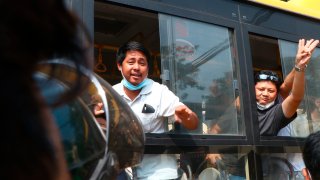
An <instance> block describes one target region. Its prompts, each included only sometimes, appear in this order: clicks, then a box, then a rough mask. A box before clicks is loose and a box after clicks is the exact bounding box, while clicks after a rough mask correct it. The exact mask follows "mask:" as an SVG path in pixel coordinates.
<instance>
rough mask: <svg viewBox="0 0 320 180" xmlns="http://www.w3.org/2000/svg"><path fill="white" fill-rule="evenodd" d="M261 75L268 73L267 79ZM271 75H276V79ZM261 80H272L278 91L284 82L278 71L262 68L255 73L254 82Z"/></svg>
mask: <svg viewBox="0 0 320 180" xmlns="http://www.w3.org/2000/svg"><path fill="white" fill-rule="evenodd" d="M260 75H267V76H268V78H267V79H261V78H260ZM270 77H274V79H270ZM260 81H271V82H272V83H274V84H275V85H276V88H277V91H279V88H280V85H281V83H282V81H281V79H280V77H279V76H278V74H277V73H275V72H273V71H270V70H261V71H258V72H256V73H255V75H254V83H255V84H257V82H260Z"/></svg>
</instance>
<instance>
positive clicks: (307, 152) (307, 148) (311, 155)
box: [302, 131, 320, 179]
mask: <svg viewBox="0 0 320 180" xmlns="http://www.w3.org/2000/svg"><path fill="white" fill-rule="evenodd" d="M302 155H303V161H304V163H305V165H306V168H307V169H308V171H309V172H310V174H311V176H312V179H320V131H318V132H315V133H312V134H310V135H309V136H308V137H307V139H306V141H305V144H304V148H303V152H302Z"/></svg>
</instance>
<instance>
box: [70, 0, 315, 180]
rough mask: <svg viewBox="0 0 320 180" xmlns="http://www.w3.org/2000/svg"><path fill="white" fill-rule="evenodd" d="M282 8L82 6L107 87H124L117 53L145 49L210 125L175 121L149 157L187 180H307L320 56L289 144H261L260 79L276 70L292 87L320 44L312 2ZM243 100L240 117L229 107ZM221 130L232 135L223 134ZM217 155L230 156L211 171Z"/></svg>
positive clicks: (212, 1)
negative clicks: (165, 160)
mask: <svg viewBox="0 0 320 180" xmlns="http://www.w3.org/2000/svg"><path fill="white" fill-rule="evenodd" d="M275 1H276V0H275ZM275 1H263V0H260V1H258V0H252V1H241V0H197V1H194V0H184V1H172V0H103V1H102V0H95V1H83V2H82V4H80V3H78V5H73V6H75V7H74V9H75V10H77V11H78V13H80V14H81V15H82V17H83V21H84V22H85V24H86V25H87V26H88V28H89V32H90V33H91V34H92V35H93V37H94V47H93V49H94V56H95V66H94V71H95V72H96V73H97V74H98V75H99V76H100V77H101V78H103V79H104V80H106V81H107V82H109V83H110V84H111V85H113V84H116V83H118V82H120V81H121V79H122V76H121V73H120V72H119V71H118V69H117V66H116V60H115V54H116V52H117V49H118V48H119V47H120V46H121V45H122V44H124V43H125V42H127V41H130V40H135V41H139V42H141V43H143V44H144V45H145V46H146V47H147V48H148V49H149V50H150V51H151V53H152V61H151V63H150V70H149V78H151V79H153V80H155V81H157V82H159V83H162V84H165V85H167V86H168V88H169V89H170V90H172V91H173V92H174V93H175V94H176V95H177V96H178V97H179V98H180V99H181V101H182V102H183V103H184V104H186V105H187V106H188V107H190V108H191V109H192V110H193V111H194V112H195V113H196V114H197V115H198V117H199V119H200V120H201V122H200V124H199V127H198V128H197V129H196V130H192V131H189V130H186V129H184V128H183V127H181V126H179V125H177V124H175V123H172V122H171V121H169V120H168V122H167V128H168V132H167V133H163V134H154V133H146V134H145V136H146V137H145V138H146V141H145V151H144V153H145V154H162V153H168V154H176V155H177V163H178V165H179V170H180V171H179V172H180V175H181V176H180V179H219V178H220V179H232V178H233V177H235V176H238V177H241V178H242V179H252V180H255V179H257V180H260V179H266V180H268V179H299V178H302V177H301V174H300V173H299V168H301V166H303V164H302V163H303V162H302V159H301V152H302V147H303V144H304V139H305V137H306V136H308V135H309V134H310V133H312V132H315V131H318V130H320V118H319V119H317V118H313V116H312V114H313V113H318V112H317V111H319V110H320V109H318V107H317V104H318V103H317V102H318V101H319V108H320V68H319V67H320V61H319V59H320V50H319V48H317V49H316V50H315V52H314V53H313V56H312V59H311V62H310V64H309V65H308V67H307V71H306V87H305V89H306V91H305V96H304V100H303V102H302V103H301V105H300V107H299V109H298V111H297V118H296V119H295V120H294V121H293V122H292V123H290V134H289V135H286V136H260V133H259V124H258V120H257V110H256V109H257V108H256V99H255V91H254V73H255V72H256V71H259V70H261V69H268V70H272V71H275V72H276V73H277V74H278V75H279V76H280V77H282V79H284V77H285V76H286V75H287V74H288V73H289V72H290V71H291V70H292V69H293V67H294V58H295V54H296V51H297V44H298V40H299V39H300V38H305V39H310V38H313V39H320V18H319V13H318V12H316V11H314V9H317V8H318V9H320V5H319V4H318V3H317V1H308V2H311V3H314V4H312V5H311V6H310V4H309V6H304V9H303V8H301V9H295V8H293V6H294V4H293V5H292V4H288V3H294V2H293V1H291V0H282V1H281V0H279V1H281V2H279V3H281V4H280V5H279V3H275ZM70 2H71V1H70ZM285 3H287V4H285ZM286 7H289V8H286ZM306 8H309V9H306ZM237 97H239V98H240V103H241V109H240V110H239V111H238V110H237V109H235V108H230V104H231V103H232V102H233V101H234V100H235V99H236V98H237ZM319 115H320V113H319ZM319 117H320V116H319ZM219 121H223V122H222V123H221V124H223V127H221V128H223V129H224V131H222V133H215V132H214V131H213V125H214V124H216V123H217V122H219ZM210 154H222V155H223V156H222V158H221V160H220V159H219V160H217V162H215V163H210V162H208V160H207V157H208V155H210Z"/></svg>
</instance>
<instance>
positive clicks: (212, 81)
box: [159, 14, 243, 135]
mask: <svg viewBox="0 0 320 180" xmlns="http://www.w3.org/2000/svg"><path fill="white" fill-rule="evenodd" d="M159 21H160V26H159V27H160V44H161V58H162V65H163V69H162V70H163V71H164V72H165V71H168V70H169V71H170V75H171V76H170V84H168V85H169V86H170V88H171V89H172V90H173V91H174V92H175V93H176V95H177V96H178V97H180V98H181V100H182V102H183V103H185V104H186V105H187V106H188V107H190V108H191V109H192V110H193V111H194V112H196V113H197V115H198V117H199V118H200V119H202V122H201V125H199V128H198V129H197V130H195V131H192V133H200V134H214V133H216V134H217V133H219V134H233V135H242V133H243V127H242V125H241V124H242V122H241V120H240V118H239V117H240V116H239V115H238V114H239V113H240V110H239V111H237V110H236V107H235V105H234V102H235V100H236V96H237V92H236V90H237V88H238V87H237V80H236V79H237V76H236V74H237V73H236V67H235V64H234V63H235V57H234V56H235V54H234V53H233V52H235V47H234V46H233V39H232V38H233V33H232V31H230V30H229V29H228V28H224V27H220V26H216V25H212V24H206V23H201V22H197V21H192V20H188V19H183V18H178V17H173V16H167V15H162V14H160V16H159ZM225 124H228V126H224V125H225ZM213 126H219V131H212V130H211V129H212V127H213ZM181 129H182V128H180V130H181ZM176 130H177V128H176ZM185 131H186V130H185Z"/></svg>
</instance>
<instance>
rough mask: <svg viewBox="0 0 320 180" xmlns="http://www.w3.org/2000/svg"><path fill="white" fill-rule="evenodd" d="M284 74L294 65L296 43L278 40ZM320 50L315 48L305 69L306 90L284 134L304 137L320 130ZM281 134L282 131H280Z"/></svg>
mask: <svg viewBox="0 0 320 180" xmlns="http://www.w3.org/2000/svg"><path fill="white" fill-rule="evenodd" d="M279 47H280V55H281V61H282V65H283V72H284V74H289V72H290V71H291V70H292V68H293V67H294V62H295V54H296V51H297V46H296V43H293V42H288V41H284V40H279ZM319 59H320V52H319V48H316V50H315V52H314V53H313V55H312V58H311V60H310V63H309V64H308V68H307V70H306V72H305V73H306V92H305V95H304V100H303V102H302V103H301V105H300V107H299V109H298V110H297V114H298V117H297V118H296V119H295V120H294V121H292V122H291V123H290V124H289V126H288V127H286V128H287V130H286V131H287V132H288V133H287V134H285V135H286V136H295V137H306V136H308V135H309V134H310V133H312V132H316V131H319V130H320V69H319V68H318V67H320V61H319ZM282 134H283V133H282Z"/></svg>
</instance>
